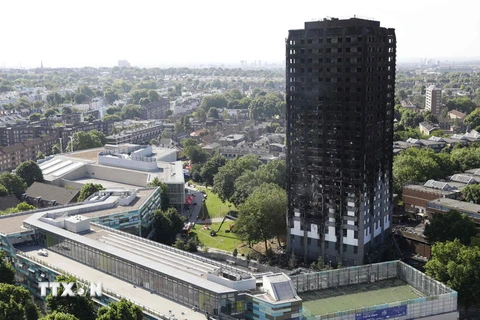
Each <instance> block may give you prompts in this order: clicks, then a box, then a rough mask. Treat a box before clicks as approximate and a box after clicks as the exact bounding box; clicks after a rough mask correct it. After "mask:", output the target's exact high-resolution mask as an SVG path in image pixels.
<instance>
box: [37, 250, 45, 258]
mask: <svg viewBox="0 0 480 320" xmlns="http://www.w3.org/2000/svg"><path fill="white" fill-rule="evenodd" d="M37 253H38V255H39V256H44V257H48V252H47V250H45V249H40V250H38V251H37Z"/></svg>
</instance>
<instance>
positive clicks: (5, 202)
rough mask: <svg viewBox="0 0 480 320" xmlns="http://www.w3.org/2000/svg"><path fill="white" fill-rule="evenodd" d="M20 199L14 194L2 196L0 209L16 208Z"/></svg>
mask: <svg viewBox="0 0 480 320" xmlns="http://www.w3.org/2000/svg"><path fill="white" fill-rule="evenodd" d="M19 203H20V201H18V199H17V197H15V196H14V195H13V194H10V195H7V196H3V197H0V211H4V210H7V209H10V208H15V207H16V206H17V205H18V204H19Z"/></svg>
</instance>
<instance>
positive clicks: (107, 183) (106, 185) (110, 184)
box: [67, 178, 139, 189]
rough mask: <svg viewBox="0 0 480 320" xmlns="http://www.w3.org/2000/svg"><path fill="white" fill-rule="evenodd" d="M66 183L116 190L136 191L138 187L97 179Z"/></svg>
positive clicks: (82, 179) (81, 179) (75, 180)
mask: <svg viewBox="0 0 480 320" xmlns="http://www.w3.org/2000/svg"><path fill="white" fill-rule="evenodd" d="M67 181H72V182H78V183H81V184H87V183H93V184H97V183H99V184H101V185H102V186H103V187H104V188H105V189H118V188H127V189H132V188H133V189H136V188H138V187H139V186H137V185H133V184H127V183H122V182H116V181H110V180H104V179H97V178H79V179H69V180H67Z"/></svg>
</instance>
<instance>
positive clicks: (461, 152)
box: [451, 148, 480, 171]
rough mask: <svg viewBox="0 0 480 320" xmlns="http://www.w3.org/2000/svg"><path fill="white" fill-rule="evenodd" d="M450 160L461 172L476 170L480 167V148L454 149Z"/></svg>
mask: <svg viewBox="0 0 480 320" xmlns="http://www.w3.org/2000/svg"><path fill="white" fill-rule="evenodd" d="M451 159H452V160H453V161H455V163H456V165H457V166H458V168H459V169H460V170H461V171H466V170H469V169H474V168H478V167H480V148H462V149H457V148H454V150H453V151H452V153H451Z"/></svg>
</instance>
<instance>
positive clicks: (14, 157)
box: [0, 136, 58, 171]
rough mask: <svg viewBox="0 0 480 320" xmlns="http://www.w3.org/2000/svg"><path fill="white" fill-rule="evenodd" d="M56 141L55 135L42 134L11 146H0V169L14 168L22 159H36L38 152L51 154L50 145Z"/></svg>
mask: <svg viewBox="0 0 480 320" xmlns="http://www.w3.org/2000/svg"><path fill="white" fill-rule="evenodd" d="M57 142H58V139H57V138H55V137H52V136H44V137H40V138H37V139H32V140H28V141H24V142H21V143H17V144H14V145H12V146H7V147H0V171H6V170H12V169H15V168H16V167H17V166H18V165H19V164H20V163H22V162H24V161H28V160H36V159H37V154H38V153H39V152H42V153H43V154H45V155H49V154H51V153H52V147H53V145H54V144H55V143H57Z"/></svg>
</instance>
